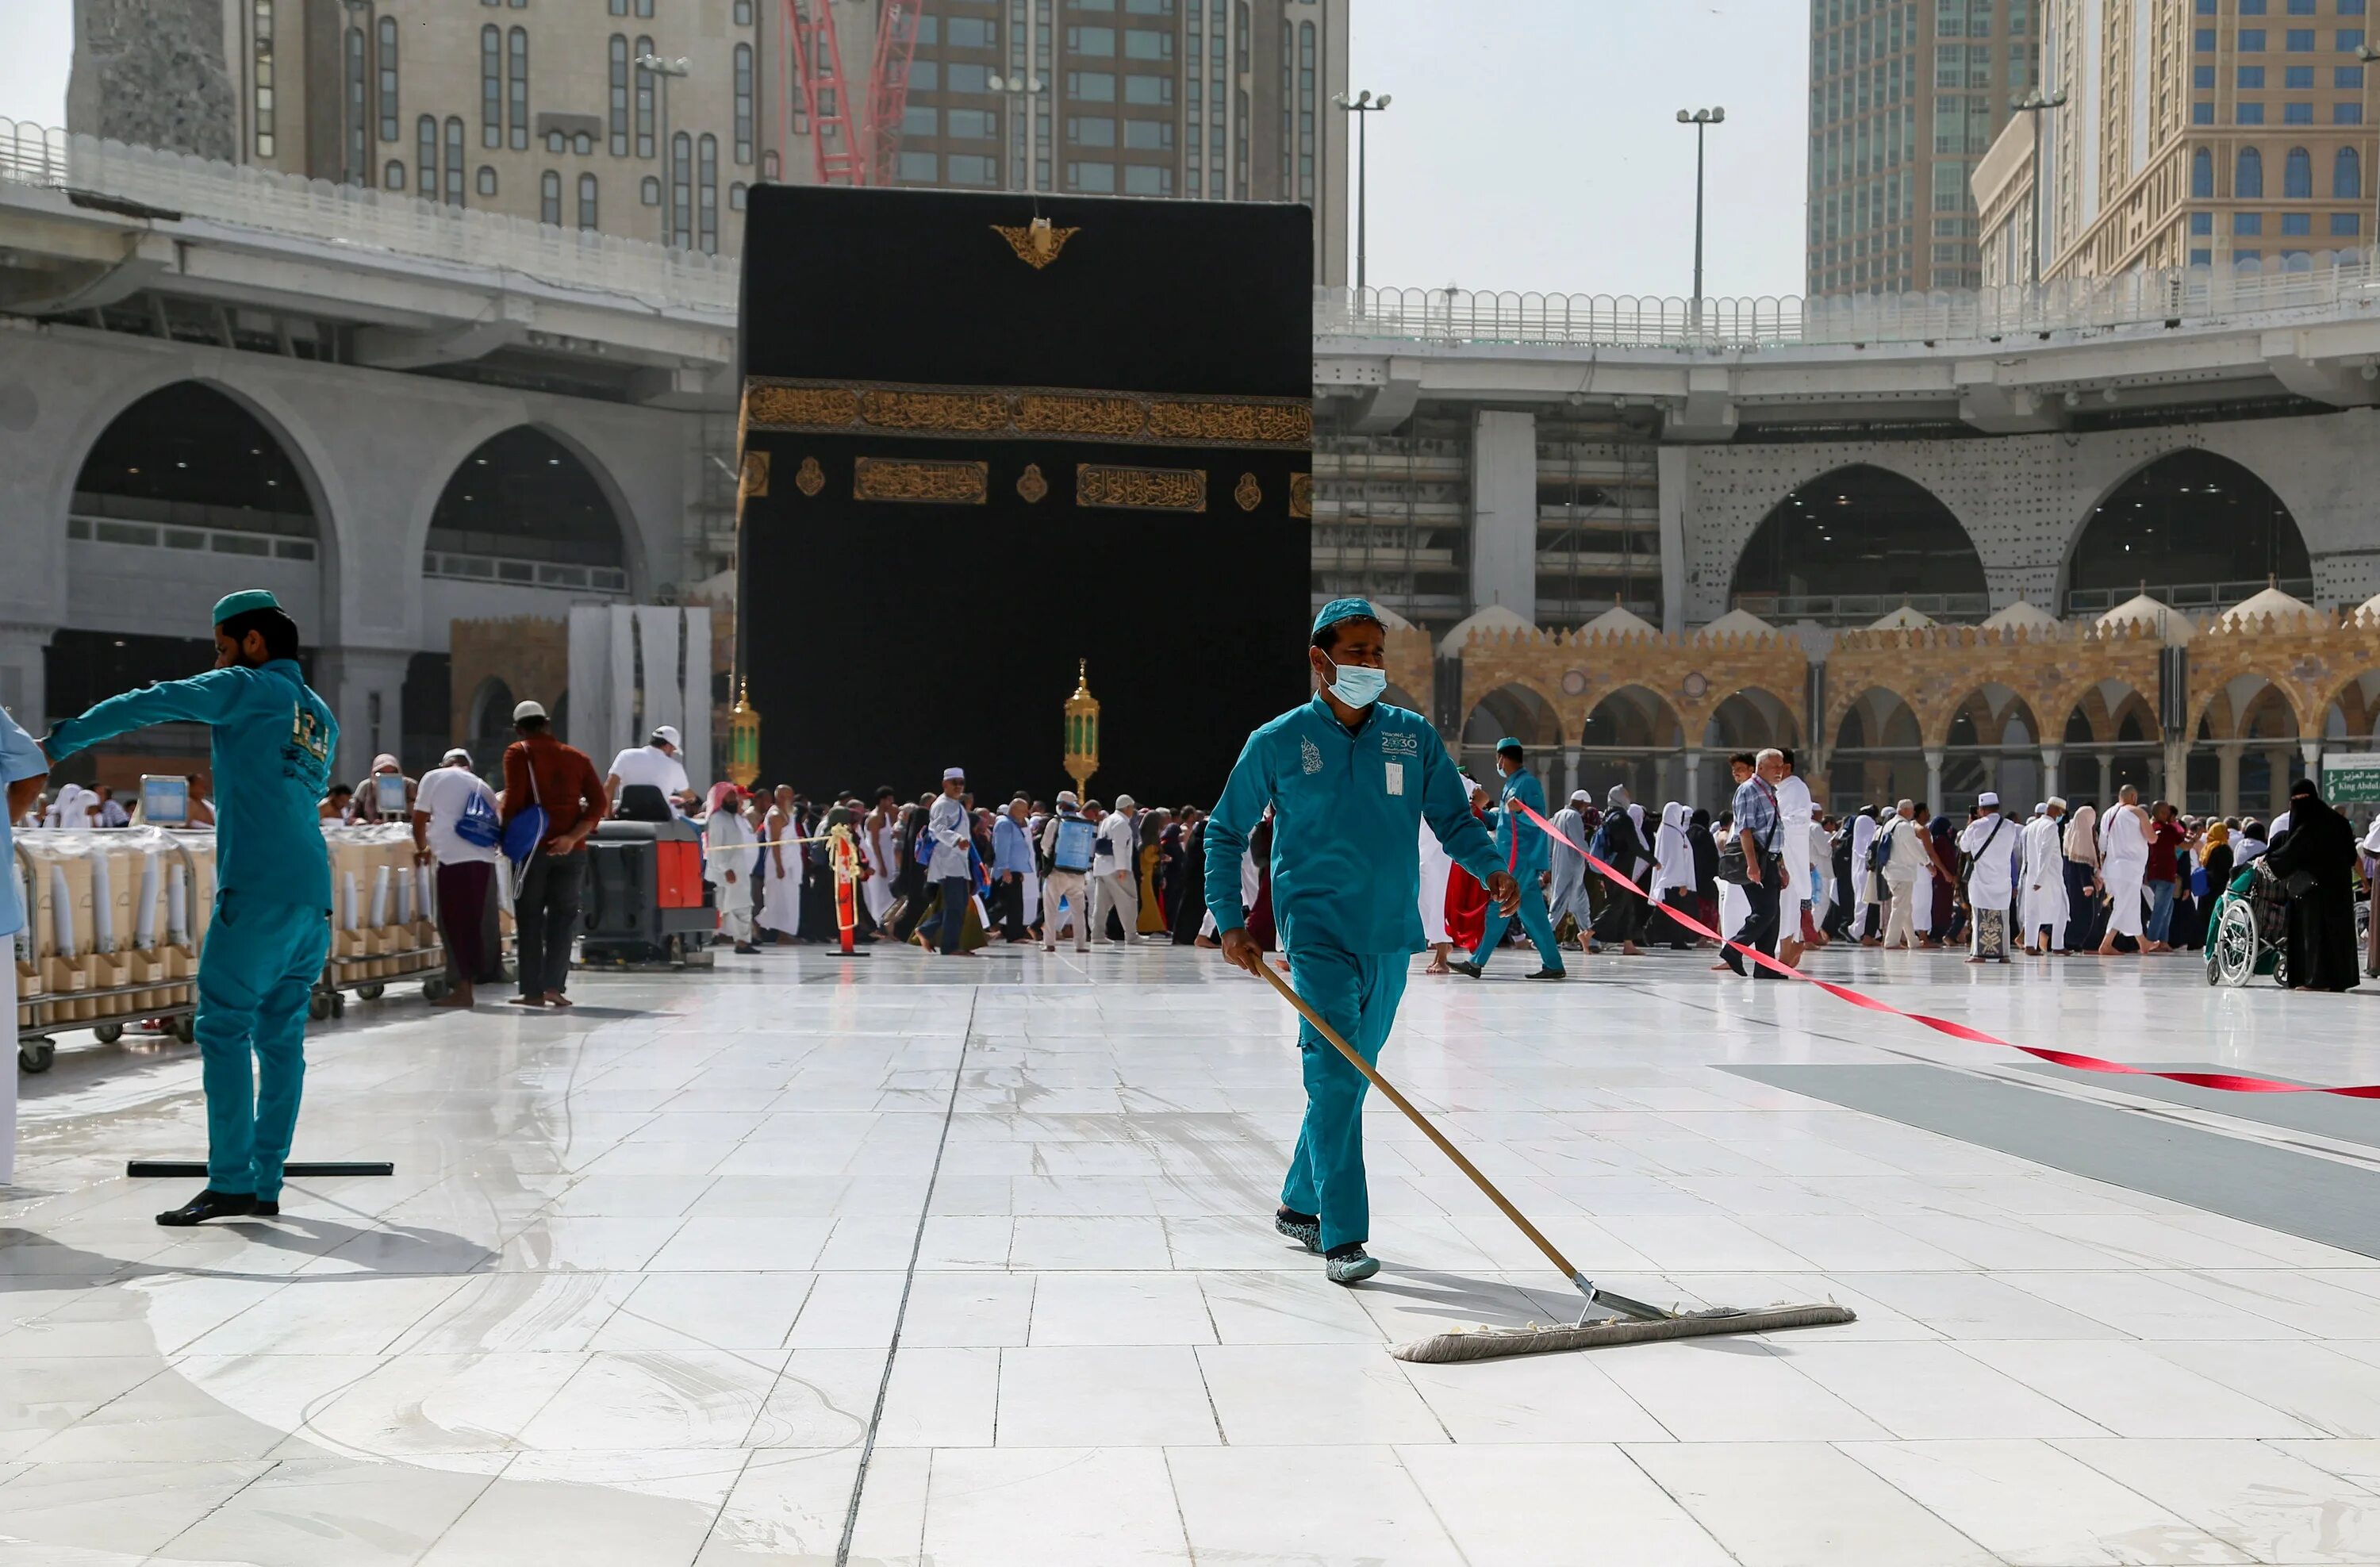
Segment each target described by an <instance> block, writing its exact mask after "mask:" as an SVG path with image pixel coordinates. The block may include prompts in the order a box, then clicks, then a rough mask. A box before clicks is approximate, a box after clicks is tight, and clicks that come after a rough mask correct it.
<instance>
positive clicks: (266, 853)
mask: <svg viewBox="0 0 2380 1567" xmlns="http://www.w3.org/2000/svg"><path fill="white" fill-rule="evenodd" d="M152 723H203V724H206V725H207V726H208V727H209V728H210V729H212V731H213V732H214V735H213V746H212V756H213V766H214V786H215V885H216V886H217V887H219V888H221V889H223V890H224V891H225V892H233V893H240V894H242V895H243V896H246V897H251V898H254V899H256V900H257V901H258V902H260V903H275V904H297V905H303V906H305V907H309V908H320V909H327V908H329V907H330V906H331V856H330V852H329V851H328V850H327V849H326V848H325V847H324V846H323V844H322V795H323V792H324V791H325V790H327V789H328V788H329V787H330V783H331V758H332V756H333V755H334V753H335V752H336V751H337V749H338V745H339V725H338V723H337V721H336V720H334V719H333V718H332V717H331V710H330V708H329V707H328V706H327V705H326V704H325V703H324V702H323V700H322V698H320V697H318V696H316V695H315V694H314V693H313V692H312V690H310V688H308V686H307V685H306V682H305V680H304V678H303V677H302V676H301V675H300V674H298V672H297V662H296V661H295V660H293V659H274V660H273V662H270V663H267V664H265V665H263V666H262V667H261V668H257V669H249V668H245V667H240V666H235V667H233V668H230V669H215V670H209V671H208V672H207V673H206V674H200V675H193V676H192V677H191V678H189V679H188V680H167V681H163V682H160V683H159V684H157V685H155V686H149V687H147V688H145V689H143V690H139V691H127V692H126V693H125V694H124V695H122V696H120V697H110V698H107V700H105V701H103V702H101V703H100V704H99V705H98V706H96V707H94V708H92V709H91V711H89V712H87V713H84V714H83V715H82V716H81V717H80V718H70V719H67V721H66V722H65V723H61V724H59V725H58V726H57V727H56V728H55V729H53V730H51V731H50V737H49V741H48V746H49V752H50V757H51V759H52V760H53V761H55V760H56V759H60V758H63V757H69V756H72V755H73V754H74V753H75V752H77V751H79V750H82V749H84V748H86V747H91V746H94V745H97V744H98V743H99V742H100V741H102V740H106V739H112V738H113V737H115V735H121V734H123V733H125V732H126V731H127V730H131V729H140V728H142V727H144V726H146V725H148V724H152Z"/></svg>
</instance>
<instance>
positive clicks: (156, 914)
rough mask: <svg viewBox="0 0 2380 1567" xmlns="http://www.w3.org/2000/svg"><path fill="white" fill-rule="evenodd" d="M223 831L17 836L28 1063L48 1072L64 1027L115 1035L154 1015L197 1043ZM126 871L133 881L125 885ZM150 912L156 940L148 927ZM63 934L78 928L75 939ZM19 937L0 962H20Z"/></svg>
mask: <svg viewBox="0 0 2380 1567" xmlns="http://www.w3.org/2000/svg"><path fill="white" fill-rule="evenodd" d="M213 842H214V835H213V834H212V832H164V830H163V829H159V828H146V829H143V828H129V829H127V828H92V829H72V830H67V829H60V830H56V831H55V832H53V831H51V830H46V829H29V830H27V831H25V832H21V833H19V834H18V835H17V839H16V854H15V860H16V863H15V865H13V866H11V867H9V868H7V869H8V871H9V873H11V874H21V876H22V877H23V885H24V888H25V890H26V893H27V894H28V896H27V898H26V900H25V902H26V924H25V929H24V932H23V936H24V940H25V943H26V950H27V952H28V954H30V963H29V964H24V965H20V973H19V978H20V981H22V982H21V983H20V984H19V987H18V1002H17V1016H16V1018H15V1019H14V1022H15V1025H16V1030H17V1066H18V1070H19V1071H21V1072H27V1073H38V1072H47V1071H48V1070H49V1069H50V1067H51V1065H52V1064H53V1063H55V1061H56V1059H57V1036H58V1035H60V1034H67V1033H73V1032H75V1031H77V1030H79V1029H85V1028H88V1029H90V1030H91V1033H92V1034H93V1035H94V1036H96V1037H97V1038H98V1039H99V1040H100V1041H101V1042H102V1043H103V1044H114V1043H115V1042H116V1041H117V1040H119V1039H122V1038H123V1037H124V1031H125V1029H126V1027H127V1026H130V1025H136V1024H139V1023H141V1022H155V1023H159V1024H162V1025H164V1033H165V1034H166V1035H167V1036H168V1037H170V1038H173V1039H179V1040H181V1041H182V1042H183V1043H185V1044H187V1043H188V1042H190V1040H191V1038H192V1034H191V1020H192V1017H193V1015H194V1014H196V1012H197V1010H198V990H197V976H198V957H199V954H200V951H201V950H202V949H203V947H204V945H205V941H206V926H205V919H204V917H203V915H202V913H201V911H202V910H203V909H204V908H205V906H206V905H207V903H208V902H209V901H211V898H212V883H213V869H214V859H213V852H212V851H213ZM62 851H63V852H62ZM152 860H153V862H154V870H155V877H154V881H153V882H152V881H151V879H150V864H149V862H151V861H152ZM136 864H139V865H140V871H139V874H138V876H137V878H136V876H135V874H134V869H133V868H134V866H135V865H136ZM102 866H104V867H106V869H105V870H104V871H102V870H101V869H100V867H102ZM119 880H120V881H122V882H123V883H124V884H123V885H121V886H116V885H115V882H116V881H119ZM177 880H178V886H176V881H177ZM176 901H178V902H179V904H180V906H181V909H182V914H181V916H180V919H179V921H178V923H177V922H176V919H175V917H174V915H173V912H172V911H173V908H174V905H175V904H176ZM103 905H107V906H106V912H105V913H103V912H102V906H103ZM144 905H145V906H144ZM144 913H145V915H146V916H147V917H148V920H149V925H150V929H149V935H150V941H149V944H147V945H146V946H143V945H141V944H140V940H139V935H138V932H139V930H140V921H141V917H142V916H143V915H144ZM119 920H121V921H123V922H125V923H124V928H123V929H120V930H119V929H117V923H116V922H117V921H119ZM102 929H105V930H106V931H107V936H106V938H105V940H104V941H103V940H102V938H101V934H100V932H101V930H102ZM61 937H69V938H71V939H70V940H69V941H66V942H65V943H64V946H65V950H61V941H60V938H61ZM177 937H179V938H183V939H181V940H176V938H177ZM8 944H9V946H10V948H11V950H10V951H9V952H8V953H7V954H6V956H5V958H0V961H6V962H11V963H14V962H17V961H18V959H17V954H16V953H15V951H14V947H15V941H13V940H12V941H10V942H9V943H8ZM28 971H30V972H28Z"/></svg>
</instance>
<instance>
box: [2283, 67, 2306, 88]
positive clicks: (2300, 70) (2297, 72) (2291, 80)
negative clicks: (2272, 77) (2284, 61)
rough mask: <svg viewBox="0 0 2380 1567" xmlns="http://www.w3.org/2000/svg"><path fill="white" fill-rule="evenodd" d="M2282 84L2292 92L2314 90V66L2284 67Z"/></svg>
mask: <svg viewBox="0 0 2380 1567" xmlns="http://www.w3.org/2000/svg"><path fill="white" fill-rule="evenodd" d="M2281 85H2282V86H2283V87H2284V88H2286V89H2288V90H2289V91H2291V92H2311V91H2313V67H2312V66H2284V67H2281Z"/></svg>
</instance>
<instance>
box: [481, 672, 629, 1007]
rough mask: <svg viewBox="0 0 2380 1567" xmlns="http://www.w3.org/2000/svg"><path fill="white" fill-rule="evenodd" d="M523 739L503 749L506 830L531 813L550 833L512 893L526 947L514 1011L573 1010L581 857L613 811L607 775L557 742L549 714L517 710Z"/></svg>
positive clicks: (526, 705) (534, 708)
mask: <svg viewBox="0 0 2380 1567" xmlns="http://www.w3.org/2000/svg"><path fill="white" fill-rule="evenodd" d="M513 731H514V733H516V734H517V735H519V736H520V738H519V739H518V740H516V741H515V742H513V744H511V745H510V746H507V747H504V826H505V827H506V828H507V829H509V828H510V827H511V826H512V824H513V822H514V820H515V819H516V818H517V817H519V815H520V814H521V813H522V812H523V811H525V810H527V809H528V808H530V807H531V806H536V807H539V808H542V809H543V810H544V812H545V832H544V834H543V836H542V837H540V839H539V841H538V846H537V848H536V851H535V852H534V853H532V854H531V855H530V856H528V863H527V864H526V865H524V866H522V867H521V869H520V880H519V881H518V883H517V884H516V886H515V887H514V889H513V923H514V929H515V930H516V932H517V934H518V937H519V941H520V994H519V995H517V996H515V997H514V998H513V1004H514V1005H515V1006H568V1005H569V1004H570V998H569V997H567V996H565V995H564V994H563V993H562V991H563V987H564V986H565V984H567V983H568V982H569V978H570V942H571V938H572V937H574V936H575V935H577V929H578V896H579V892H580V888H581V886H582V884H583V883H584V882H585V881H586V879H587V856H585V855H582V854H580V853H579V852H578V848H579V845H580V844H584V843H586V842H587V835H588V834H589V833H590V832H594V831H595V824H596V823H597V822H599V821H601V820H603V817H604V815H605V813H607V812H608V811H609V810H610V809H611V808H612V802H611V799H610V797H609V796H606V795H605V794H604V792H603V779H602V776H601V774H600V773H598V772H597V771H595V764H594V762H592V761H591V760H589V759H588V756H587V753H586V752H585V751H582V750H580V749H579V748H578V747H576V746H565V745H564V744H563V743H562V742H561V741H560V740H558V739H556V738H554V735H553V725H552V724H551V723H548V722H547V720H546V716H545V709H544V708H543V707H542V706H541V705H540V704H539V703H536V702H523V703H521V704H520V705H519V706H517V707H516V708H514V709H513Z"/></svg>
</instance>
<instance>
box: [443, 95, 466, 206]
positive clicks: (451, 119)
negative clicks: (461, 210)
mask: <svg viewBox="0 0 2380 1567" xmlns="http://www.w3.org/2000/svg"><path fill="white" fill-rule="evenodd" d="M446 204H447V205H448V206H450V207H459V206H461V205H462V204H463V116H462V115H447V116H446Z"/></svg>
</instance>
